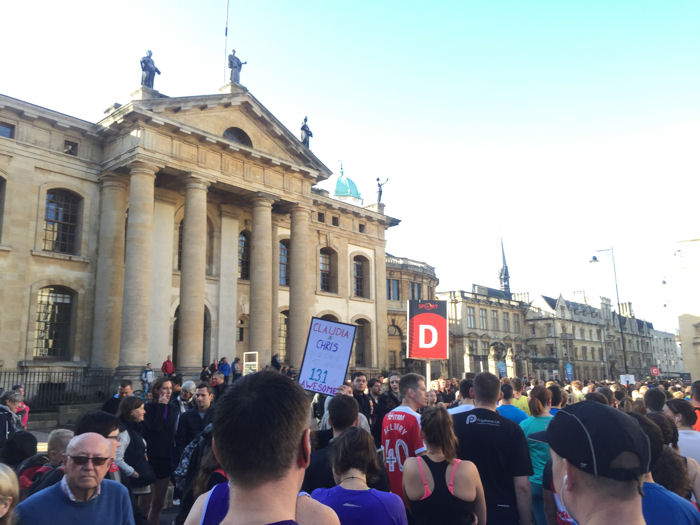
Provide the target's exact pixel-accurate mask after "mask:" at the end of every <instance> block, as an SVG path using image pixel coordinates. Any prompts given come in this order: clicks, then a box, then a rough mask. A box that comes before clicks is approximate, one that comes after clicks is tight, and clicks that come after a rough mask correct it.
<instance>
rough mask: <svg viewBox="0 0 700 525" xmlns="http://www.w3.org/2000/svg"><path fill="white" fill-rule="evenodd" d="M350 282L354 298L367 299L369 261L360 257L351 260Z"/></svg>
mask: <svg viewBox="0 0 700 525" xmlns="http://www.w3.org/2000/svg"><path fill="white" fill-rule="evenodd" d="M352 281H353V290H352V291H353V294H354V295H355V297H369V261H368V260H367V258H366V257H363V256H362V255H356V256H355V257H353V258H352Z"/></svg>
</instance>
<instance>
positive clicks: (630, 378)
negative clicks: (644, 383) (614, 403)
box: [620, 374, 635, 385]
mask: <svg viewBox="0 0 700 525" xmlns="http://www.w3.org/2000/svg"><path fill="white" fill-rule="evenodd" d="M620 383H622V384H623V385H633V384H634V383H635V381H634V374H626V375H625V374H621V375H620Z"/></svg>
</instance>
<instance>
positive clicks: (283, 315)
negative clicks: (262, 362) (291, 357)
mask: <svg viewBox="0 0 700 525" xmlns="http://www.w3.org/2000/svg"><path fill="white" fill-rule="evenodd" d="M288 328H289V310H284V311H283V312H280V328H279V337H278V338H277V340H278V342H279V346H278V348H277V353H278V354H279V355H278V357H279V359H280V363H286V362H287V355H288V350H289V339H288V338H287V333H288Z"/></svg>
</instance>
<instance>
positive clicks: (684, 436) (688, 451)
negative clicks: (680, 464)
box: [678, 430, 700, 462]
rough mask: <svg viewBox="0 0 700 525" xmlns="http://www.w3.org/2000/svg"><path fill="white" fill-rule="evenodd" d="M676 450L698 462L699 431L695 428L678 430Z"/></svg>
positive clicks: (699, 459)
mask: <svg viewBox="0 0 700 525" xmlns="http://www.w3.org/2000/svg"><path fill="white" fill-rule="evenodd" d="M678 449H679V450H678V451H679V452H680V454H681V456H686V457H689V458H693V459H694V460H695V461H697V462H700V432H697V431H696V430H679V431H678Z"/></svg>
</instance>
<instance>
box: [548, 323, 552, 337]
mask: <svg viewBox="0 0 700 525" xmlns="http://www.w3.org/2000/svg"><path fill="white" fill-rule="evenodd" d="M547 337H552V325H551V324H548V325H547Z"/></svg>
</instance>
